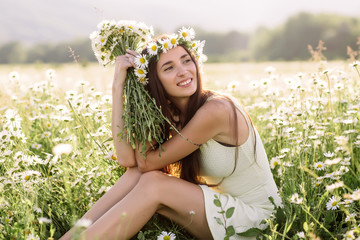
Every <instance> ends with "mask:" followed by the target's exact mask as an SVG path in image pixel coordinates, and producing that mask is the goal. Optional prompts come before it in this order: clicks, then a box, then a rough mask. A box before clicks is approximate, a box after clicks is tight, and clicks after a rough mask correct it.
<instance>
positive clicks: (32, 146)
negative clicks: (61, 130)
mask: <svg viewBox="0 0 360 240" xmlns="http://www.w3.org/2000/svg"><path fill="white" fill-rule="evenodd" d="M41 146H42V145H41V144H40V143H34V144H33V145H31V148H34V149H40V148H41Z"/></svg>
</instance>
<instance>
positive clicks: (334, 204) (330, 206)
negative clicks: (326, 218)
mask: <svg viewBox="0 0 360 240" xmlns="http://www.w3.org/2000/svg"><path fill="white" fill-rule="evenodd" d="M339 202H340V199H339V197H337V196H332V197H331V198H330V199H329V201H328V202H327V203H326V208H327V210H336V209H338V208H339Z"/></svg>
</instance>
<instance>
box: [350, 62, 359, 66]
mask: <svg viewBox="0 0 360 240" xmlns="http://www.w3.org/2000/svg"><path fill="white" fill-rule="evenodd" d="M359 65H360V62H359V61H355V62H353V63H351V64H350V67H357V66H359Z"/></svg>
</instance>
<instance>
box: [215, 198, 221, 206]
mask: <svg viewBox="0 0 360 240" xmlns="http://www.w3.org/2000/svg"><path fill="white" fill-rule="evenodd" d="M214 204H215V206H217V207H221V202H220V200H219V199H214Z"/></svg>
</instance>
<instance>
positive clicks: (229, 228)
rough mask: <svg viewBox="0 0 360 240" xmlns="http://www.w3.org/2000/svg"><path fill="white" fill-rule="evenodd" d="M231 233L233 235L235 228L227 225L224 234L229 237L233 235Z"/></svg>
mask: <svg viewBox="0 0 360 240" xmlns="http://www.w3.org/2000/svg"><path fill="white" fill-rule="evenodd" d="M233 235H235V229H234V227H233V226H228V227H227V228H226V236H229V237H231V236H233Z"/></svg>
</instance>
